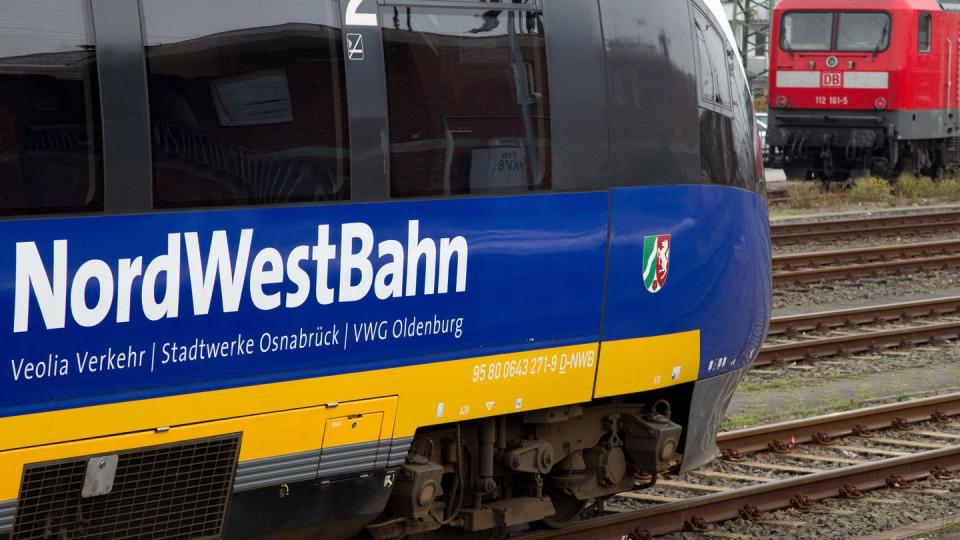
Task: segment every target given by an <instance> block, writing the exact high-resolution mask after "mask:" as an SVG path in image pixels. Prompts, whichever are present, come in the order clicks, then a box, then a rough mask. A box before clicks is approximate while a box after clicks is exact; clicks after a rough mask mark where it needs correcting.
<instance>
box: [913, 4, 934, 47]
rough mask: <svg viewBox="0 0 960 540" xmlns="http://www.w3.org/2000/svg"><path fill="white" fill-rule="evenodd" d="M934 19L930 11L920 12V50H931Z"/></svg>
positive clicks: (918, 37)
mask: <svg viewBox="0 0 960 540" xmlns="http://www.w3.org/2000/svg"><path fill="white" fill-rule="evenodd" d="M932 25H933V24H932V20H931V18H930V14H929V13H921V14H920V22H919V26H918V28H917V48H918V49H919V51H920V52H922V53H925V52H930V43H931V42H932V41H933V40H932V39H931V34H932Z"/></svg>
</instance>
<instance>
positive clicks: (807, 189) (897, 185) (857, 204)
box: [770, 174, 960, 215]
mask: <svg viewBox="0 0 960 540" xmlns="http://www.w3.org/2000/svg"><path fill="white" fill-rule="evenodd" d="M787 192H788V193H789V194H790V199H789V200H788V201H787V202H784V203H776V204H773V205H771V206H772V208H771V210H770V214H771V215H788V214H792V213H797V212H796V211H797V210H801V211H805V210H810V209H830V210H849V209H862V208H885V207H892V206H912V205H930V204H944V203H957V202H960V177H956V178H943V179H939V180H934V179H932V178H930V177H927V176H914V175H912V174H902V175H900V176H899V177H898V178H897V179H896V180H894V181H893V182H890V181H887V180H884V179H882V178H877V177H873V176H867V177H863V178H857V179H855V180H853V182H851V183H849V184H840V183H831V184H824V183H821V182H789V183H788V184H787Z"/></svg>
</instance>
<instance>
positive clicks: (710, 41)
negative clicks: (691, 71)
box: [694, 10, 733, 108]
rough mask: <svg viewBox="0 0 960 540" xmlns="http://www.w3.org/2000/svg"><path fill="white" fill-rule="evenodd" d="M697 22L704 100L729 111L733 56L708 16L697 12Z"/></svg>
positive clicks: (695, 14)
mask: <svg viewBox="0 0 960 540" xmlns="http://www.w3.org/2000/svg"><path fill="white" fill-rule="evenodd" d="M694 21H695V24H694V26H695V27H696V43H697V60H698V62H697V70H698V78H699V80H700V99H701V100H702V101H703V102H704V103H707V104H710V105H713V106H719V107H725V108H729V107H730V106H731V97H730V78H731V71H732V68H733V65H732V62H733V54H732V52H731V53H729V54H728V50H727V46H726V44H725V42H724V40H723V38H722V37H721V36H720V29H718V28H717V27H716V26H715V25H714V24H713V23H712V22H710V19H708V18H707V16H706V15H704V14H703V13H701V12H700V11H699V10H694Z"/></svg>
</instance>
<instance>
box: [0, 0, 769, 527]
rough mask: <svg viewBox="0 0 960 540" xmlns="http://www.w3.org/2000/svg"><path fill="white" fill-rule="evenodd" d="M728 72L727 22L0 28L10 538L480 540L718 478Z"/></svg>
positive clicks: (269, 19) (736, 161)
mask: <svg viewBox="0 0 960 540" xmlns="http://www.w3.org/2000/svg"><path fill="white" fill-rule="evenodd" d="M736 59H737V55H736V52H735V49H734V46H733V44H732V35H731V33H730V31H729V27H728V25H727V24H726V22H725V21H724V20H723V14H722V9H721V8H720V5H719V2H717V1H714V0H710V1H709V2H706V3H704V2H703V1H701V0H683V1H677V0H639V1H638V0H597V1H593V0H590V1H584V0H545V1H544V0H523V1H519V0H515V1H513V2H490V1H487V2H481V1H474V0H457V1H446V0H379V1H377V2H375V1H373V0H341V1H339V2H338V1H336V0H139V1H137V2H130V1H129V0H30V1H19V0H17V1H12V2H4V4H3V6H2V7H0V332H2V335H0V351H2V353H3V354H2V358H0V362H2V367H0V535H7V536H9V537H11V538H18V539H19V538H54V537H56V538H99V537H110V538H133V537H141V538H142V537H150V538H161V537H162V538H196V537H226V538H241V537H267V536H276V535H288V537H318V538H351V537H354V536H357V535H364V536H366V537H372V538H376V539H390V538H401V537H406V536H417V535H440V536H443V535H449V534H463V535H466V536H469V535H471V534H474V533H476V534H484V535H487V536H484V537H495V536H498V535H500V536H502V535H507V534H509V533H511V532H513V531H516V530H522V529H524V528H528V527H542V526H550V527H562V526H563V525H564V524H566V523H568V522H569V521H571V520H574V519H576V518H577V516H578V515H579V513H580V511H581V510H582V509H583V508H584V506H585V505H586V504H587V503H588V502H589V501H592V500H597V499H602V498H604V497H607V496H610V495H613V494H615V493H618V492H621V491H625V490H629V489H633V487H634V485H635V482H636V478H637V477H638V476H642V475H645V476H648V477H650V478H653V479H655V478H656V475H657V473H658V472H660V471H663V470H665V469H667V468H668V467H671V466H674V465H675V464H677V463H679V464H680V467H681V468H682V469H683V470H689V469H692V468H695V467H698V466H700V465H702V464H704V463H706V462H708V461H709V460H711V459H712V458H713V457H714V456H715V453H716V446H715V444H714V442H713V439H714V436H715V434H716V431H717V428H718V425H719V422H720V419H721V418H722V416H723V413H724V410H725V408H726V404H727V402H728V401H729V399H730V397H731V394H732V392H733V390H734V388H735V387H736V385H737V382H738V380H739V378H740V377H741V375H742V373H743V371H744V369H745V368H746V367H747V365H748V364H749V363H750V362H751V361H752V359H753V358H754V356H755V355H756V353H757V352H758V350H759V348H760V344H761V342H762V340H763V338H764V335H765V332H766V328H767V323H768V320H769V312H770V286H771V271H770V245H769V234H768V221H767V205H766V200H765V191H764V181H763V177H762V172H763V171H762V165H761V156H760V151H759V146H758V139H757V136H756V133H755V128H754V118H753V112H752V107H751V97H750V94H749V92H748V89H747V85H746V81H745V77H744V74H743V72H742V69H741V68H740V66H739V64H738V63H737V61H736ZM291 535H292V536H291Z"/></svg>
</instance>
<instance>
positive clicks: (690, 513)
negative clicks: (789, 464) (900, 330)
mask: <svg viewBox="0 0 960 540" xmlns="http://www.w3.org/2000/svg"><path fill="white" fill-rule="evenodd" d="M958 469H960V446H950V447H947V448H942V449H939V450H930V451H927V452H919V453H916V454H911V455H906V456H899V457H895V458H890V459H882V460H877V461H872V462H868V463H864V464H861V465H852V466H849V467H842V468H837V469H832V470H828V471H824V472H819V473H814V474H809V475H806V476H798V477H795V478H790V479H788V480H782V481H777V482H770V483H765V484H760V485H755V486H749V487H745V488H740V489H733V490H730V491H726V492H723V493H717V494H711V495H705V496H702V497H693V498H690V499H686V500H683V501H677V502H673V503H667V504H661V505H657V506H653V507H649V508H644V509H641V510H636V511H632V512H625V513H622V514H617V515H612V516H604V517H599V518H595V519H590V520H587V521H582V522H579V523H575V524H573V525H570V526H568V527H566V528H563V529H559V530H550V531H537V532H534V533H529V534H524V535H521V536H519V537H518V538H522V539H524V540H544V539H548V538H550V539H561V538H568V539H577V540H609V539H611V538H631V539H640V538H646V537H648V536H651V535H657V534H667V533H671V532H677V531H681V530H684V529H690V528H696V527H697V526H698V525H697V524H698V523H716V522H719V521H725V520H729V519H734V518H736V517H738V516H741V515H744V514H745V513H746V514H748V515H750V514H754V515H755V514H756V513H757V512H769V511H772V510H778V509H781V508H786V507H788V506H790V505H791V503H792V502H793V501H801V500H803V499H804V498H806V499H809V500H811V501H817V500H821V499H827V498H832V497H838V496H841V495H842V494H843V493H849V492H850V491H852V490H851V487H854V488H857V489H859V490H863V491H866V490H871V489H877V488H881V487H885V486H887V485H888V484H889V483H891V482H893V481H895V482H897V483H900V482H903V481H912V480H919V479H922V478H926V477H927V476H930V475H931V474H933V471H935V470H936V471H938V473H937V474H940V473H941V472H942V471H956V470H958ZM894 479H896V480H894Z"/></svg>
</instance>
